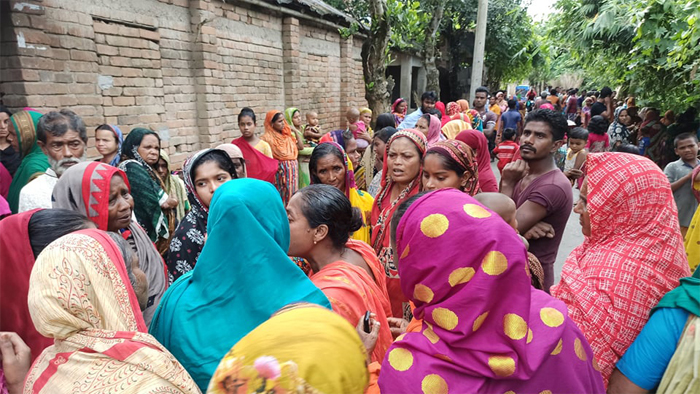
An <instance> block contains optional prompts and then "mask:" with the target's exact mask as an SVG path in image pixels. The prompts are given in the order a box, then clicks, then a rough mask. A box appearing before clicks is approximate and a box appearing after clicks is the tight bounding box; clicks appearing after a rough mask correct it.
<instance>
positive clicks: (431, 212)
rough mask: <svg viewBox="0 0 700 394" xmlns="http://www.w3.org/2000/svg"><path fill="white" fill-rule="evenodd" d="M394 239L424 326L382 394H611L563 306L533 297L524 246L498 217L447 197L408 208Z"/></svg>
mask: <svg viewBox="0 0 700 394" xmlns="http://www.w3.org/2000/svg"><path fill="white" fill-rule="evenodd" d="M391 232H392V241H393V242H392V243H393V244H394V245H395V246H396V249H397V254H398V255H400V257H399V262H398V263H399V264H398V267H399V274H400V275H401V288H402V290H403V292H404V294H405V295H406V297H407V298H409V299H410V300H411V301H412V302H413V303H414V304H415V310H414V313H415V315H416V316H418V317H422V318H423V322H422V327H421V328H420V330H419V332H410V333H407V334H405V335H404V336H403V337H401V339H400V340H397V341H396V342H394V344H393V345H392V347H391V348H390V349H389V351H388V353H387V357H386V358H385V359H384V362H383V363H382V368H381V373H380V374H379V387H380V388H381V391H382V392H392V393H420V392H421V391H423V392H442V393H447V392H454V393H507V392H515V393H543V392H545V393H603V392H605V389H604V388H603V382H602V379H601V377H600V373H598V372H597V371H596V366H595V359H594V357H593V352H592V351H591V348H590V347H589V346H588V343H586V339H585V338H584V336H583V334H582V333H581V331H580V330H579V329H578V327H576V324H575V323H574V322H573V321H572V320H571V319H570V318H569V317H568V316H567V313H566V306H565V305H564V303H562V302H560V301H557V300H555V299H553V298H552V297H551V296H549V295H547V294H546V293H544V292H542V291H538V290H535V289H534V288H532V286H531V285H530V278H529V277H528V276H527V274H526V272H525V271H526V267H527V259H526V254H525V246H524V245H523V243H522V242H520V240H519V239H518V236H517V234H516V233H515V232H514V231H512V230H511V229H510V227H509V226H508V224H507V223H505V222H504V221H503V220H502V219H501V218H500V217H498V215H497V214H495V213H493V212H491V211H490V210H488V209H486V208H484V207H483V206H481V205H480V204H479V203H478V202H477V201H476V200H474V199H473V198H472V197H470V196H468V195H467V194H465V193H462V192H460V191H458V190H454V189H443V190H439V191H436V192H432V193H428V194H426V195H423V196H421V197H417V198H416V197H414V198H412V199H410V200H408V202H406V203H404V204H402V206H401V207H400V208H399V210H398V211H397V212H396V214H395V215H394V217H393V219H392V222H391ZM456 239H457V240H469V239H478V240H479V242H461V243H459V242H458V243H455V240H456ZM553 376H560V377H562V378H552V377H553Z"/></svg>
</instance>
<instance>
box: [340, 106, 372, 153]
mask: <svg viewBox="0 0 700 394" xmlns="http://www.w3.org/2000/svg"><path fill="white" fill-rule="evenodd" d="M345 117H346V119H347V120H348V130H350V131H351V132H352V135H353V137H355V139H356V140H357V149H359V150H360V151H362V152H364V150H365V149H366V148H367V147H368V146H369V143H370V142H372V137H370V135H369V133H368V132H367V125H366V124H365V123H364V122H361V121H360V111H359V110H358V109H357V108H350V109H348V112H347V113H346V114H345Z"/></svg>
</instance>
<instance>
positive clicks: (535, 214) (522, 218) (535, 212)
mask: <svg viewBox="0 0 700 394" xmlns="http://www.w3.org/2000/svg"><path fill="white" fill-rule="evenodd" d="M545 216H547V208H545V207H543V206H542V205H540V204H537V203H535V202H532V201H525V203H524V204H523V205H521V206H520V207H519V208H518V210H517V211H516V214H515V217H516V218H517V219H518V231H519V232H520V234H525V233H527V232H528V231H529V230H530V229H531V228H532V226H534V225H535V224H537V223H539V222H540V221H542V219H544V218H545Z"/></svg>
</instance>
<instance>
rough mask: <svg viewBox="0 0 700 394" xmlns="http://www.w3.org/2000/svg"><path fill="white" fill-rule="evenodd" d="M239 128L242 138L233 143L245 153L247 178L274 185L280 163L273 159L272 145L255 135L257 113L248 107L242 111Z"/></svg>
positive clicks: (239, 115)
mask: <svg viewBox="0 0 700 394" xmlns="http://www.w3.org/2000/svg"><path fill="white" fill-rule="evenodd" d="M238 127H239V128H240V130H241V137H239V138H236V139H235V140H233V141H231V143H232V144H234V145H236V146H237V147H239V148H240V149H241V152H243V159H245V165H246V174H247V176H248V177H250V178H255V179H260V180H263V181H267V182H270V183H272V184H274V183H275V173H276V172H277V167H278V165H279V163H278V162H277V160H275V159H274V158H272V148H270V144H268V143H267V142H265V141H263V140H261V139H260V138H258V136H257V135H255V112H253V110H252V109H250V108H247V107H246V108H243V109H242V110H241V113H239V114H238Z"/></svg>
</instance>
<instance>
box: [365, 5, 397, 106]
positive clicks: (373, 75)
mask: <svg viewBox="0 0 700 394" xmlns="http://www.w3.org/2000/svg"><path fill="white" fill-rule="evenodd" d="M386 9H387V5H386V0H370V1H369V12H370V18H371V20H372V25H371V27H370V31H369V37H368V38H367V40H365V42H364V43H363V44H362V73H363V75H364V78H365V99H366V100H367V104H368V105H369V108H370V109H371V110H372V117H373V118H374V119H376V118H377V116H379V114H383V113H385V112H389V108H390V106H391V103H390V100H391V92H389V84H388V82H387V78H386V66H387V63H388V55H389V50H388V46H389V36H390V34H391V26H390V25H389V20H388V15H387V14H386Z"/></svg>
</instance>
